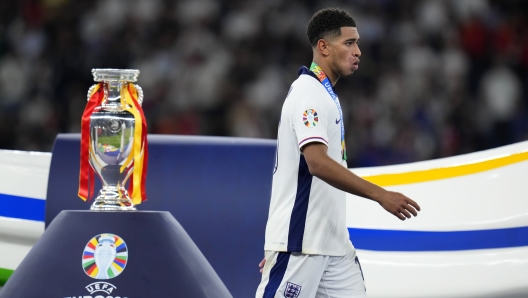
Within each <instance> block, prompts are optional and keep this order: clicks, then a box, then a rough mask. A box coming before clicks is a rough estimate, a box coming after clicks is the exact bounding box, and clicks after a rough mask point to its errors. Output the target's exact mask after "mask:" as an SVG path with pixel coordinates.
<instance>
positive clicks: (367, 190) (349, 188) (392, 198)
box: [303, 142, 420, 220]
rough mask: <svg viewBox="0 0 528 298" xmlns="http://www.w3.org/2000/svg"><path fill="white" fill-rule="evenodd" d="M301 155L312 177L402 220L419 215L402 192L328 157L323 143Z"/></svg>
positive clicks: (312, 145)
mask: <svg viewBox="0 0 528 298" xmlns="http://www.w3.org/2000/svg"><path fill="white" fill-rule="evenodd" d="M303 154H304V157H305V159H306V163H307V164H308V168H309V170H310V173H311V174H312V175H313V176H316V177H317V178H319V179H321V180H323V181H325V182H326V183H328V184H330V185H332V186H333V187H335V188H337V189H340V190H342V191H345V192H348V193H351V194H354V195H357V196H360V197H363V198H367V199H371V200H373V201H376V202H378V203H379V204H380V205H381V206H382V207H383V208H384V209H385V210H387V212H389V213H391V214H393V215H394V216H396V217H398V218H399V219H401V220H405V218H411V214H412V215H414V216H417V215H418V212H417V210H418V211H420V206H419V205H418V204H417V203H416V202H415V201H413V200H411V199H410V198H408V197H406V196H404V195H403V194H401V193H397V192H393V191H387V190H385V189H383V188H381V187H379V186H377V185H375V184H373V183H370V182H368V181H366V180H364V179H362V178H361V177H358V176H357V175H355V174H354V173H352V172H351V171H350V170H348V169H347V168H345V167H343V166H341V165H340V164H339V163H337V162H336V161H334V160H333V159H332V158H330V157H329V156H328V154H327V147H326V145H324V144H322V143H315V142H314V143H310V144H307V145H306V146H304V147H303Z"/></svg>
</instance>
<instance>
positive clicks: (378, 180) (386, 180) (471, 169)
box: [362, 152, 528, 186]
mask: <svg viewBox="0 0 528 298" xmlns="http://www.w3.org/2000/svg"><path fill="white" fill-rule="evenodd" d="M525 160H528V152H521V153H515V154H512V155H508V156H505V157H499V158H494V159H490V160H485V161H481V162H475V163H470V164H463V165H457V166H450V167H444V168H437V169H430V170H422V171H414V172H406V173H397V174H382V175H373V176H362V178H363V179H365V180H367V181H370V182H372V183H374V184H377V185H379V186H393V185H401V184H411V183H419V182H427V181H434V180H440V179H447V178H454V177H459V176H464V175H471V174H476V173H480V172H484V171H489V170H493V169H496V168H500V167H504V166H507V165H511V164H514V163H518V162H521V161H525Z"/></svg>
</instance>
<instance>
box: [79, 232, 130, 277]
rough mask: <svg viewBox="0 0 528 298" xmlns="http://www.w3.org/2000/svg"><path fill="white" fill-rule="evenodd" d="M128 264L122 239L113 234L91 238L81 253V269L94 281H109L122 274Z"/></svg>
mask: <svg viewBox="0 0 528 298" xmlns="http://www.w3.org/2000/svg"><path fill="white" fill-rule="evenodd" d="M127 262H128V248H127V245H126V243H125V241H123V239H122V238H121V237H119V236H117V235H114V234H100V235H97V236H95V237H93V238H92V239H91V240H90V241H88V244H86V247H85V248H84V251H83V256H82V267H83V269H84V272H85V273H86V274H87V275H88V276H90V277H91V278H94V279H111V278H114V277H116V276H118V275H119V274H121V272H123V270H124V269H125V266H126V264H127Z"/></svg>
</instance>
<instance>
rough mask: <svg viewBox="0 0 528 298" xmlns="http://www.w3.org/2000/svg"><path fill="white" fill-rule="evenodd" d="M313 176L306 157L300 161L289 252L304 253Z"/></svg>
mask: <svg viewBox="0 0 528 298" xmlns="http://www.w3.org/2000/svg"><path fill="white" fill-rule="evenodd" d="M312 178H313V176H312V174H310V170H309V169H308V164H307V163H306V159H305V158H304V155H301V158H300V159H299V173H298V176H297V194H296V195H295V203H294V204H293V210H292V214H291V218H290V229H289V231H288V251H289V252H302V244H303V236H304V228H305V226H306V214H307V213H308V202H309V200H310V189H311V188H312Z"/></svg>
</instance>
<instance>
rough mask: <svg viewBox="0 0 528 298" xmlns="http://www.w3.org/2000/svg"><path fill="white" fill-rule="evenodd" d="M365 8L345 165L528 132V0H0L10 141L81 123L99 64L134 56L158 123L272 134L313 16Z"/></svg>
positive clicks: (4, 112)
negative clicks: (323, 11)
mask: <svg viewBox="0 0 528 298" xmlns="http://www.w3.org/2000/svg"><path fill="white" fill-rule="evenodd" d="M332 6H333V7H340V8H342V9H345V10H347V11H349V12H350V13H351V15H352V16H353V17H354V18H355V19H356V22H357V25H358V31H359V33H360V36H361V44H360V48H361V50H362V57H361V63H360V68H359V71H357V72H356V74H354V76H353V77H352V78H351V79H348V80H346V81H345V80H340V81H339V82H338V84H337V87H336V88H337V92H338V94H339V98H340V100H341V104H342V106H343V110H344V113H345V125H346V133H347V135H346V142H347V149H348V156H349V166H351V167H360V166H374V165H386V164H395V163H404V162H412V161H418V160H425V159H432V158H438V157H445V156H452V155H457V154H463V153H468V152H473V151H477V150H483V149H487V148H493V147H497V146H501V145H505V144H510V143H513V142H518V141H521V140H526V139H528V98H527V95H528V89H527V85H528V84H527V80H528V1H523V0H518V1H515V0H497V1H493V0H490V1H486V0H451V1H439V0H438V1H435V0H426V1H415V0H407V1H404V0H355V1H352V0H350V1H321V0H311V1H301V0H288V1H287V0H266V1H259V0H233V1H231V0H180V1H168V0H99V1H91V0H90V1H79V0H76V1H74V0H40V1H38V0H18V1H7V0H4V1H0V149H18V150H37V151H50V150H51V148H52V145H53V141H54V138H55V136H56V135H57V133H63V132H79V131H80V119H81V115H82V112H83V109H84V106H85V104H86V93H87V90H88V88H89V87H90V86H91V85H92V84H93V79H92V76H91V69H92V68H137V69H139V70H140V71H141V75H140V77H139V82H138V84H139V85H140V86H142V87H143V90H144V93H145V101H144V104H143V105H144V111H145V113H146V117H147V120H148V124H149V133H156V134H186V135H217V136H242V137H261V138H275V137H276V130H277V124H278V121H279V114H280V109H281V105H282V101H283V100H284V97H285V96H286V93H287V91H288V88H289V85H290V84H291V82H292V81H293V80H294V79H295V78H296V77H297V69H298V68H299V66H301V65H309V63H310V62H311V57H312V52H311V48H310V45H309V43H308V41H307V38H306V35H305V29H306V25H307V23H308V20H309V19H310V17H311V15H312V14H313V13H314V12H315V11H316V10H317V9H319V8H322V7H332Z"/></svg>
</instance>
